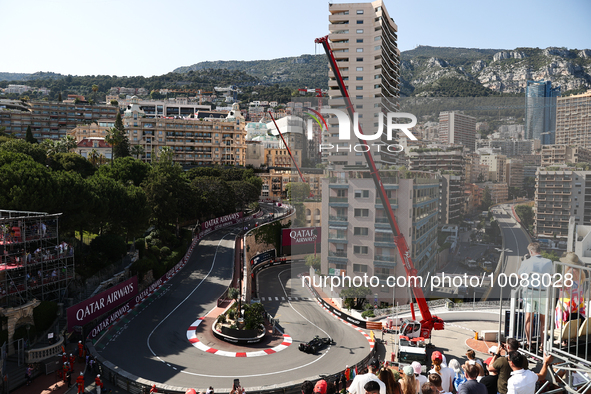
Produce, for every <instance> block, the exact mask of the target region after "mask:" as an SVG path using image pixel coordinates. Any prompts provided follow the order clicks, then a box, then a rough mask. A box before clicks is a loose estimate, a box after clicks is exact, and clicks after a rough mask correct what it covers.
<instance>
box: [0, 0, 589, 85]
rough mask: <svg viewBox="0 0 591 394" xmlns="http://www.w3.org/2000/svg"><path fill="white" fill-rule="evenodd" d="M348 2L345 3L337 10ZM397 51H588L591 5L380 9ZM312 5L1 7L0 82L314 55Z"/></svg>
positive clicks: (455, 3)
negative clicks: (27, 75) (390, 24)
mask: <svg viewBox="0 0 591 394" xmlns="http://www.w3.org/2000/svg"><path fill="white" fill-rule="evenodd" d="M343 2H349V1H343ZM384 2H385V5H386V8H387V9H388V12H389V13H390V16H391V17H393V18H394V20H395V22H396V23H397V25H398V46H399V48H400V50H401V51H404V50H409V49H412V48H414V47H415V46H416V45H431V46H453V47H464V48H499V49H514V48H516V47H540V48H546V47H548V46H560V47H563V46H564V47H567V48H570V49H572V48H578V49H583V48H591V40H590V37H591V23H590V22H589V19H588V17H589V15H591V0H563V1H556V0H552V1H549V0H523V1H521V0H512V1H508V0H497V1H477V0H471V1H468V0H448V1H442V0H384ZM328 14H329V13H328V2H326V1H319V0H299V1H290V2H284V1H278V0H275V1H271V0H254V1H244V0H242V1H240V0H226V1H205V0H167V1H155V0H141V1H140V0H124V1H121V0H19V1H14V0H0V16H1V21H2V22H1V24H0V25H1V26H2V31H3V32H4V39H3V40H2V48H1V49H0V72H36V71H53V72H58V73H62V74H73V75H98V74H108V75H118V76H122V75H128V76H131V75H144V76H151V75H160V74H164V73H167V72H169V71H172V70H173V69H175V68H176V67H180V66H187V65H191V64H194V63H198V62H201V61H206V60H257V59H273V58H278V57H286V56H298V55H301V54H305V53H307V54H310V53H311V54H313V53H315V52H316V53H321V51H322V49H321V47H320V46H318V47H316V46H315V44H314V38H316V37H321V36H323V35H326V34H328Z"/></svg>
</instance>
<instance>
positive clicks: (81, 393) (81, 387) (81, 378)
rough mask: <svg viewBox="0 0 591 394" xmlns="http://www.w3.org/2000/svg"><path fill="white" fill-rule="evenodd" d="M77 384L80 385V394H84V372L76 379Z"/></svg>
mask: <svg viewBox="0 0 591 394" xmlns="http://www.w3.org/2000/svg"><path fill="white" fill-rule="evenodd" d="M76 384H77V385H78V394H84V374H83V373H82V372H80V375H78V377H77V378H76Z"/></svg>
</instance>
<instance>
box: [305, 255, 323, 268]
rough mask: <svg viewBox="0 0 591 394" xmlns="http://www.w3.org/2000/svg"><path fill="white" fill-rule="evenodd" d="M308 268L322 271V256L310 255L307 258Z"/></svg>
mask: <svg viewBox="0 0 591 394" xmlns="http://www.w3.org/2000/svg"><path fill="white" fill-rule="evenodd" d="M306 267H312V268H314V270H319V269H320V255H316V256H315V255H313V254H309V255H307V256H306Z"/></svg>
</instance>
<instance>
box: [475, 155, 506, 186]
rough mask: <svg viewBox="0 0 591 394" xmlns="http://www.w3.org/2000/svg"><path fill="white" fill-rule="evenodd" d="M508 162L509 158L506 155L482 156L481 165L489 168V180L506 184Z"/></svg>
mask: <svg viewBox="0 0 591 394" xmlns="http://www.w3.org/2000/svg"><path fill="white" fill-rule="evenodd" d="M506 162H507V156H505V155H495V154H492V155H489V154H483V155H480V164H486V165H487V166H488V179H489V180H491V181H492V182H505V181H506V174H505V170H506V168H505V163H506Z"/></svg>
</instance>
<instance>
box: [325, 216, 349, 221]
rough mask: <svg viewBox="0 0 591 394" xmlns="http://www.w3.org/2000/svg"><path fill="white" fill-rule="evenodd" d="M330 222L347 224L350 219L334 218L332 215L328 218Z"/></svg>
mask: <svg viewBox="0 0 591 394" xmlns="http://www.w3.org/2000/svg"><path fill="white" fill-rule="evenodd" d="M328 220H330V221H333V222H347V221H348V220H349V219H347V217H346V216H332V215H330V216H329V217H328Z"/></svg>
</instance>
